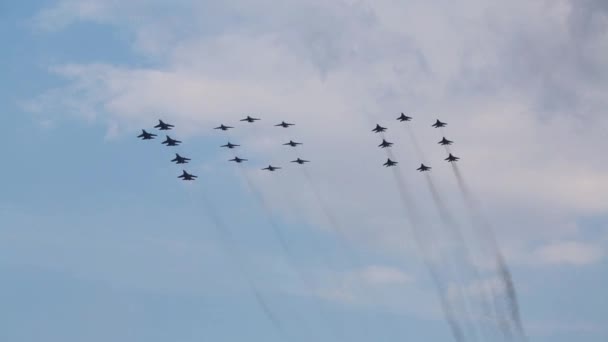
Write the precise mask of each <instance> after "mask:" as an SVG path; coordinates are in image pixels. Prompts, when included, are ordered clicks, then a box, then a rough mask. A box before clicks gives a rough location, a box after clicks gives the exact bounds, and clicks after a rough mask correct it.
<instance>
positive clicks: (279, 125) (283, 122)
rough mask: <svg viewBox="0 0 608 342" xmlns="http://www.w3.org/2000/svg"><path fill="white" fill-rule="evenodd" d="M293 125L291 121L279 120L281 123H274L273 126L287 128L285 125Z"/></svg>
mask: <svg viewBox="0 0 608 342" xmlns="http://www.w3.org/2000/svg"><path fill="white" fill-rule="evenodd" d="M293 125H294V124H292V123H287V122H285V121H281V123H280V124H276V125H275V127H283V128H287V127H289V126H293Z"/></svg>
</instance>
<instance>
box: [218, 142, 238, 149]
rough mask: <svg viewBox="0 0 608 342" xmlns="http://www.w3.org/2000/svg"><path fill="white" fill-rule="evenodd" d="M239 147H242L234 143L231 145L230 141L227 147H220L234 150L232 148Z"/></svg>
mask: <svg viewBox="0 0 608 342" xmlns="http://www.w3.org/2000/svg"><path fill="white" fill-rule="evenodd" d="M238 146H241V145H237V144H232V143H230V141H229V142H228V143H227V144H226V145H222V146H220V147H227V148H230V149H232V148H235V147H238Z"/></svg>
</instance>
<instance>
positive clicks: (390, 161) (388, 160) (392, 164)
mask: <svg viewBox="0 0 608 342" xmlns="http://www.w3.org/2000/svg"><path fill="white" fill-rule="evenodd" d="M397 164H399V162H396V161H392V160H391V159H390V158H388V159H387V160H386V163H384V164H382V165H384V166H386V167H391V166H395V165H397Z"/></svg>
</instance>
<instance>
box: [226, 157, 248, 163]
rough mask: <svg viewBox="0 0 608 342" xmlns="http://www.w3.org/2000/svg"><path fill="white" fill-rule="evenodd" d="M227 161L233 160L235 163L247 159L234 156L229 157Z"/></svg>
mask: <svg viewBox="0 0 608 342" xmlns="http://www.w3.org/2000/svg"><path fill="white" fill-rule="evenodd" d="M229 161H233V162H235V163H242V162H244V161H247V159H243V158H239V157H234V158H232V159H230V160H229Z"/></svg>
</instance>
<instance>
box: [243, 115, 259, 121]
mask: <svg viewBox="0 0 608 342" xmlns="http://www.w3.org/2000/svg"><path fill="white" fill-rule="evenodd" d="M257 120H260V119H258V118H252V117H251V116H249V115H247V117H246V118H244V119H241V121H247V122H254V121H257Z"/></svg>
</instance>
